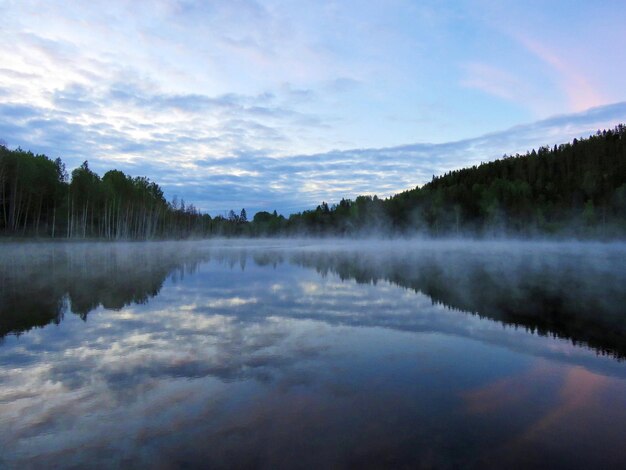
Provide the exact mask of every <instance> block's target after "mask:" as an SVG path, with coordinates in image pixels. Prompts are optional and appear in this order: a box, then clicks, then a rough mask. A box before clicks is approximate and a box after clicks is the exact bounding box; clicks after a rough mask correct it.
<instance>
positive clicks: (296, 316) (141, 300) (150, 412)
mask: <svg viewBox="0 0 626 470" xmlns="http://www.w3.org/2000/svg"><path fill="white" fill-rule="evenodd" d="M0 250H1V251H0V338H1V339H0V467H1V468H5V467H6V468H112V467H125V468H163V469H169V468H197V467H201V468H233V467H234V468H328V467H333V468H345V467H351V468H364V467H375V468H376V467H378V468H380V467H382V468H384V467H393V468H403V467H406V468H416V467H417V468H459V467H462V468H472V467H478V468H484V467H491V468H524V467H531V466H532V467H538V466H541V467H547V468H592V467H594V468H626V446H625V445H624V443H625V442H626V362H624V358H625V357H626V246H624V245H620V244H581V243H573V244H564V243H504V242H492V243H477V242H474V243H468V242H465V243H458V242H439V243H434V242H391V241H381V242H374V241H372V242H363V243H359V244H355V243H353V242H352V243H350V242H346V241H344V242H337V241H324V242H305V241H295V242H294V241H292V242H276V241H274V242H270V241H258V242H250V243H244V242H241V241H239V242H211V243H206V242H203V243H200V242H198V243H183V242H180V243H134V244H133V243H128V244H95V243H85V244H55V245H44V244H15V245H14V244H3V245H0Z"/></svg>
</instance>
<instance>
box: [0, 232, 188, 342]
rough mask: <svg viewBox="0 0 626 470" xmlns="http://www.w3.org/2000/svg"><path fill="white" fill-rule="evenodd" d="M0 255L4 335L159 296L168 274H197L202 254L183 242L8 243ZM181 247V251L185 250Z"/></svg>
mask: <svg viewBox="0 0 626 470" xmlns="http://www.w3.org/2000/svg"><path fill="white" fill-rule="evenodd" d="M6 247H10V248H11V249H7V250H4V251H3V253H2V255H0V337H4V336H5V335H7V334H19V333H22V332H24V331H28V330H30V329H31V328H34V327H42V326H45V325H47V324H49V323H52V322H54V323H59V322H60V321H61V319H62V318H63V315H64V314H65V313H66V312H67V311H70V312H72V313H75V314H77V315H80V317H81V318H82V319H86V317H87V314H88V313H89V312H91V311H92V310H94V309H95V308H97V307H99V306H100V305H102V306H103V307H105V308H108V309H115V310H118V309H121V308H122V307H124V306H126V305H130V304H142V303H145V302H147V301H148V300H149V299H150V298H151V297H154V296H156V295H157V294H158V293H159V291H160V290H161V287H162V285H163V282H164V281H165V279H166V277H167V276H168V275H169V274H170V273H172V272H178V273H179V274H180V275H182V274H184V273H185V272H193V271H194V270H195V269H196V267H197V265H198V263H199V262H200V258H199V257H198V255H197V254H195V255H192V254H191V252H190V251H187V250H185V248H184V245H182V246H177V247H176V248H174V246H173V245H170V244H146V245H138V244H137V245H135V244H119V245H118V244H115V245H113V244H102V245H95V244H85V245H76V244H72V245H69V244H68V245H65V244H59V245H55V246H53V247H50V246H49V245H48V246H45V245H36V244H34V245H15V246H13V245H6ZM181 248H182V249H181Z"/></svg>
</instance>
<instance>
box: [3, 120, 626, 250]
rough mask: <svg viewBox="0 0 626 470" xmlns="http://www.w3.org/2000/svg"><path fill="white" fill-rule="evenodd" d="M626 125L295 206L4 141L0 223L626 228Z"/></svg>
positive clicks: (213, 228) (160, 228) (440, 230)
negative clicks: (191, 189)
mask: <svg viewBox="0 0 626 470" xmlns="http://www.w3.org/2000/svg"><path fill="white" fill-rule="evenodd" d="M625 143H626V126H624V125H622V124H620V125H618V126H616V127H615V128H614V129H610V130H605V131H598V132H597V133H596V134H595V135H593V136H590V137H588V138H586V139H574V140H573V141H572V142H571V143H566V144H561V145H555V146H554V147H552V148H550V147H540V148H539V149H538V150H533V151H532V152H529V153H527V154H525V155H513V156H508V155H505V156H504V157H502V158H501V159H498V160H495V161H492V162H489V163H483V164H481V165H478V166H472V167H471V168H464V169H460V170H455V171H452V172H448V173H446V174H444V175H441V176H433V179H432V181H430V182H429V183H426V184H425V185H423V186H421V187H419V186H418V187H415V188H414V189H410V190H407V191H404V192H401V193H399V194H396V195H394V196H391V197H388V198H385V199H382V198H378V197H377V196H358V197H356V199H354V200H352V199H342V200H341V201H340V202H338V203H336V204H333V205H329V204H328V203H326V202H322V203H321V204H320V205H319V206H317V207H316V208H315V209H313V210H306V211H303V212H300V213H296V214H291V215H290V216H289V217H284V216H283V215H279V214H278V213H277V212H276V211H273V212H265V211H263V212H258V213H256V214H255V215H254V217H253V218H252V220H248V216H247V213H246V210H245V209H241V210H240V211H238V212H235V211H234V210H231V211H230V212H229V214H228V215H226V216H216V217H211V216H210V215H209V214H206V213H202V212H200V211H199V210H198V209H196V208H195V207H194V205H193V204H185V202H184V201H182V200H181V201H180V202H179V201H178V200H177V199H174V200H173V201H171V202H168V201H166V199H165V197H164V194H163V191H162V189H161V188H160V187H159V185H158V184H156V183H155V182H152V181H150V180H149V179H148V178H146V177H134V178H133V177H131V176H129V175H126V174H124V173H123V172H122V171H119V170H110V171H108V172H106V173H105V174H104V175H103V176H102V177H100V176H99V175H97V174H96V173H95V172H93V171H92V170H91V169H90V168H89V165H88V162H87V161H85V162H84V163H83V164H82V165H81V166H79V167H78V168H76V169H74V170H73V171H72V172H71V174H68V172H67V170H66V168H65V164H64V163H63V162H62V160H61V159H59V158H57V159H56V160H52V159H50V158H48V157H47V156H45V155H35V154H33V153H31V152H27V151H24V150H22V149H20V148H18V149H16V150H10V149H8V148H7V147H6V146H2V145H0V234H2V235H5V236H11V237H16V236H17V237H22V236H23V237H43V238H46V237H51V238H66V239H68V238H69V239H72V238H98V239H165V238H169V239H178V238H190V237H198V238H203V237H211V236H302V235H312V236H357V235H358V236H368V235H380V234H385V235H416V234H422V235H431V236H457V235H461V234H463V235H470V236H479V237H480V236H494V235H495V236H497V235H502V236H543V235H569V236H578V237H593V238H617V237H623V236H624V235H626V145H625Z"/></svg>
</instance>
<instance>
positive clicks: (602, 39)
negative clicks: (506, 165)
mask: <svg viewBox="0 0 626 470" xmlns="http://www.w3.org/2000/svg"><path fill="white" fill-rule="evenodd" d="M0 17H2V19H3V25H2V28H1V29H0V57H2V61H1V62H0V139H2V140H3V141H5V142H7V143H8V145H9V146H10V147H17V146H21V147H22V148H26V149H31V150H33V151H35V152H44V153H46V154H47V155H49V156H51V157H57V156H60V157H62V158H63V159H64V161H66V163H67V164H68V166H69V167H70V168H73V167H75V166H77V165H78V164H80V163H81V162H82V161H83V160H88V161H89V163H90V166H91V167H92V168H93V169H95V170H96V171H97V172H99V173H100V174H102V173H103V172H105V171H106V170H109V169H112V168H118V169H121V170H123V171H126V172H128V173H130V174H132V175H133V176H138V175H145V176H148V177H149V178H151V179H152V180H155V181H157V182H158V183H159V184H161V186H162V187H163V188H164V189H165V191H166V195H167V196H168V197H169V198H172V197H173V196H174V195H177V196H178V197H179V198H184V199H185V200H186V201H187V202H193V203H194V204H195V205H196V206H197V207H200V208H201V209H203V210H205V211H208V212H210V213H212V214H218V213H223V212H224V211H226V210H228V209H230V208H234V209H238V208H240V207H246V209H248V211H249V212H255V211H256V210H261V209H268V210H272V209H274V208H276V209H278V210H279V212H283V213H289V212H291V211H294V210H301V209H303V208H307V207H311V206H314V205H316V204H318V203H319V202H321V201H322V200H326V201H329V202H335V201H337V200H338V199H340V198H341V197H344V196H345V197H354V196H356V195H358V194H374V193H376V194H379V195H381V196H387V195H390V194H393V193H395V192H398V191H401V190H404V189H407V188H411V187H414V186H415V185H417V184H423V183H424V182H426V181H428V180H430V178H431V177H432V175H433V174H439V173H441V172H444V171H447V170H450V169H453V168H459V167H462V166H466V165H471V164H475V163H480V162H481V161H488V160H492V159H494V158H497V157H499V156H501V155H502V154H504V153H508V154H511V153H516V152H525V151H526V150H528V149H530V148H533V147H537V146H539V145H544V144H555V143H559V142H564V141H568V140H571V139H572V138H573V137H581V136H585V135H588V134H590V133H592V132H594V131H595V130H596V129H599V128H600V129H601V128H606V127H612V126H613V125H615V124H617V123H619V122H626V90H625V88H624V77H625V76H626V29H624V24H626V3H624V2H622V1H610V0H608V1H602V2H600V1H575V0H569V1H550V2H545V1H524V2H513V1H509V0H499V1H495V0H476V1H454V2H453V1H419V2H418V1H403V0H386V1H341V2H324V1H282V2H277V1H253V0H231V1H202V2H201V1H197V2H195V1H187V0H151V1H147V0H146V1H144V0H107V1H100V0H91V1H89V2H73V1H71V2H70V1H67V2H62V1H55V0H46V1H31V0H15V1H13V0H0Z"/></svg>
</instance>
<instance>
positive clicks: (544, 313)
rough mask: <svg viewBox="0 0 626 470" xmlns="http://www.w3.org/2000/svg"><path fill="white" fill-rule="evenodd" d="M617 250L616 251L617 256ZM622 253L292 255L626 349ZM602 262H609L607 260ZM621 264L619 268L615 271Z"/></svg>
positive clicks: (361, 279)
mask: <svg viewBox="0 0 626 470" xmlns="http://www.w3.org/2000/svg"><path fill="white" fill-rule="evenodd" d="M620 257H621V258H622V259H620ZM623 257H624V255H623V254H621V255H619V257H618V258H617V259H616V258H613V259H611V260H610V261H608V264H607V260H606V259H598V257H597V256H595V255H594V256H592V255H576V254H572V253H568V254H567V255H564V254H556V253H550V252H549V251H538V252H530V253H528V252H525V253H522V252H514V251H513V250H511V251H505V252H502V253H500V254H499V255H498V256H495V255H493V254H491V255H490V254H488V253H478V252H476V253H472V252H456V253H455V252H449V253H433V252H428V251H426V250H424V251H420V252H414V253H412V254H407V253H406V252H401V251H398V252H397V253H393V252H392V253H384V254H382V253H379V254H373V253H370V254H365V253H363V252H356V251H355V252H351V253H339V252H334V253H333V252H331V253H328V252H326V253H324V252H316V253H304V252H302V253H298V254H295V255H294V256H293V258H292V259H293V261H294V262H296V263H298V264H300V265H302V266H305V267H310V268H315V269H316V270H317V271H318V272H319V273H321V274H325V273H328V272H333V273H336V274H337V275H338V276H339V277H340V278H341V279H342V280H343V279H354V280H355V281H356V282H357V283H376V282H377V281H379V280H385V281H389V282H391V283H394V284H396V285H399V286H402V287H405V288H409V289H412V290H415V291H416V292H421V293H423V294H425V295H427V296H429V297H430V298H431V299H432V301H433V302H434V303H437V304H442V305H445V306H447V307H450V308H453V309H458V310H461V311H465V312H469V313H472V314H475V315H478V316H480V317H481V318H482V317H485V318H489V319H492V320H497V321H500V322H502V323H504V324H509V325H514V326H516V327H517V326H520V327H523V328H526V329H527V330H529V331H531V332H534V333H537V334H539V335H546V336H555V337H560V338H566V339H569V340H571V341H572V343H573V344H581V343H582V344H586V345H588V346H590V347H592V348H593V349H595V350H596V351H597V352H598V353H599V354H603V355H604V354H609V355H613V356H616V357H618V358H624V357H626V316H625V315H624V305H626V289H624V286H625V285H626V273H625V272H624V270H623V269H622V268H621V266H623V265H624V263H625V262H626V260H624V259H623ZM607 266H613V268H609V267H607ZM620 269H621V271H620Z"/></svg>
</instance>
